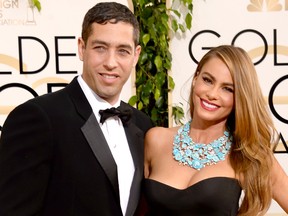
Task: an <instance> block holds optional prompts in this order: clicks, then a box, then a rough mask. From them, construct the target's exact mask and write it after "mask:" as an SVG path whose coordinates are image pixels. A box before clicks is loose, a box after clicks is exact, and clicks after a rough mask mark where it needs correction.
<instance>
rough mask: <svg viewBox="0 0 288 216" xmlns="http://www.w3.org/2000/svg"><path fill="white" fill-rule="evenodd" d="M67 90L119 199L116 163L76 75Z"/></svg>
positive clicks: (84, 131) (89, 141)
mask: <svg viewBox="0 0 288 216" xmlns="http://www.w3.org/2000/svg"><path fill="white" fill-rule="evenodd" d="M67 91H68V92H69V95H70V97H71V100H72V101H73V103H74V105H75V108H76V110H77V112H78V114H79V115H80V116H81V117H82V118H83V120H84V121H85V124H84V125H83V126H82V128H81V130H82V132H83V134H84V136H85V138H86V140H87V142H88V143H89V145H90V147H91V150H92V151H93V153H94V155H95V157H96V158H97V160H98V161H99V163H100V164H101V166H102V168H103V170H104V171H105V173H106V175H107V177H108V179H109V180H110V182H111V184H112V186H113V189H114V191H115V194H116V196H117V198H118V199H119V200H120V197H119V189H118V177H117V165H116V163H115V161H114V158H113V156H112V153H111V151H110V149H109V147H108V144H107V142H106V139H105V137H104V135H103V133H102V130H101V128H100V126H99V124H98V121H97V119H96V117H95V115H94V114H93V110H92V108H91V106H90V104H89V102H88V100H87V98H86V97H85V94H84V92H83V91H82V89H81V87H80V85H79V83H78V81H77V77H75V78H74V79H73V80H72V82H71V83H70V84H69V85H68V86H67Z"/></svg>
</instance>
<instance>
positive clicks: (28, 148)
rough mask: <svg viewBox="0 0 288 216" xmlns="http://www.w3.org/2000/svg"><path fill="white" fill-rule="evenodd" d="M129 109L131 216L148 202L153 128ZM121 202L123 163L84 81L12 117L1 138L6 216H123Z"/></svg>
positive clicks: (0, 192)
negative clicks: (144, 195)
mask: <svg viewBox="0 0 288 216" xmlns="http://www.w3.org/2000/svg"><path fill="white" fill-rule="evenodd" d="M121 105H123V106H129V105H128V104H126V103H124V102H121ZM129 107H130V108H131V109H132V110H133V114H132V119H131V121H130V124H128V125H127V126H125V127H124V128H125V133H126V136H127V140H128V143H129V147H130V150H131V154H132V157H133V161H134V165H135V174H134V179H133V183H132V186H131V191H130V193H131V195H130V199H129V203H128V207H127V214H126V215H129V216H130V215H134V214H135V211H136V208H137V205H138V201H139V197H140V183H141V180H142V178H143V160H144V159H143V154H144V153H143V138H144V134H145V133H146V131H147V130H148V129H149V128H151V127H152V123H151V121H150V119H149V118H148V117H147V116H146V115H145V114H143V113H142V112H140V111H138V110H137V109H135V108H133V107H131V106H129ZM119 199H120V198H119V190H118V180H117V166H116V163H115V161H114V159H113V156H112V154H111V152H110V149H109V147H108V144H107V143H106V140H105V138H104V135H103V133H102V131H101V129H100V127H99V124H98V122H97V120H96V117H95V116H94V114H93V111H92V109H91V107H90V105H89V103H88V101H87V99H86V97H85V95H84V93H83V91H82V90H81V88H80V86H79V84H78V81H77V79H76V78H75V79H74V80H73V81H72V82H71V83H70V84H69V85H67V86H66V87H65V88H64V89H62V90H60V91H58V92H54V93H50V94H46V95H44V96H40V97H37V98H34V99H32V100H29V101H27V102H25V103H24V104H22V105H20V106H18V107H16V108H15V109H14V110H13V111H12V112H11V113H10V114H9V116H8V117H7V119H6V121H5V123H4V126H3V129H2V134H1V139H0V215H1V216H28V215H29V216H30V215H41V216H70V215H71V216H72V215H73V216H86V215H87V216H88V215H89V216H92V215H93V216H95V215H100V216H105V215H109V216H117V215H122V212H121V207H120V201H119Z"/></svg>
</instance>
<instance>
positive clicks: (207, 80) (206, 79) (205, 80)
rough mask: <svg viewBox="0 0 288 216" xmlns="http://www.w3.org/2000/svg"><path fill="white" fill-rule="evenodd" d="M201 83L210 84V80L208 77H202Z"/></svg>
mask: <svg viewBox="0 0 288 216" xmlns="http://www.w3.org/2000/svg"><path fill="white" fill-rule="evenodd" d="M203 81H204V82H206V83H212V80H211V79H209V78H208V77H203Z"/></svg>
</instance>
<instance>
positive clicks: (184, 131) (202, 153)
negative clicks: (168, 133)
mask: <svg viewBox="0 0 288 216" xmlns="http://www.w3.org/2000/svg"><path fill="white" fill-rule="evenodd" d="M190 124H191V120H190V121H189V122H187V123H186V124H185V125H183V126H182V127H180V128H179V130H178V132H177V134H176V135H175V137H174V142H173V158H174V159H175V160H176V161H178V162H179V164H182V165H187V166H190V167H192V168H194V169H197V170H200V169H202V168H204V167H205V166H207V165H213V164H216V163H218V162H219V161H223V160H225V156H226V155H227V154H228V153H229V151H230V148H231V143H232V137H231V136H230V133H229V131H227V130H226V131H224V135H223V136H222V137H220V138H218V139H217V140H214V141H212V142H211V143H208V144H204V143H195V142H194V141H193V140H192V138H191V137H190V136H189V130H190Z"/></svg>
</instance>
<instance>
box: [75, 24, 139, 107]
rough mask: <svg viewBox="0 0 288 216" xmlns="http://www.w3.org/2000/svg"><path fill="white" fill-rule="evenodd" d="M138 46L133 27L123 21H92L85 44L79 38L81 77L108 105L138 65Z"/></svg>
mask: <svg viewBox="0 0 288 216" xmlns="http://www.w3.org/2000/svg"><path fill="white" fill-rule="evenodd" d="M140 51H141V47H140V46H137V47H135V44H134V40H133V27H132V25H130V24H127V23H124V22H118V23H116V24H111V23H109V22H108V23H106V24H104V25H102V24H98V23H93V24H92V32H91V34H90V36H89V37H88V40H87V44H86V45H85V43H84V41H83V40H82V39H81V38H79V40H78V52H79V57H80V60H81V61H83V74H82V77H83V79H84V81H85V82H86V83H87V84H88V86H89V87H90V88H91V89H92V90H93V91H94V92H95V93H96V94H97V95H98V96H100V97H101V98H102V99H104V100H106V101H107V102H109V103H110V104H111V105H114V103H115V102H116V101H117V100H118V99H119V96H120V93H121V90H122V87H123V85H124V84H125V82H126V81H127V79H128V78H129V76H130V74H131V71H132V69H133V67H135V65H136V64H137V61H138V58H139V54H140Z"/></svg>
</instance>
